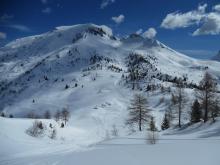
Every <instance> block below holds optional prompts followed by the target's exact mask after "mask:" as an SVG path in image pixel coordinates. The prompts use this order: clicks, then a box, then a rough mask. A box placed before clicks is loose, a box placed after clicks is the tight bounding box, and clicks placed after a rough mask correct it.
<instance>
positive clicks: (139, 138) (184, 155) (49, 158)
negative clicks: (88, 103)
mask: <svg viewBox="0 0 220 165" xmlns="http://www.w3.org/2000/svg"><path fill="white" fill-rule="evenodd" d="M32 121H33V120H32V119H7V118H1V119H0V125H1V130H0V141H1V143H0V147H1V151H0V164H2V165H24V164H25V165H33V164H34V165H48V164H57V165H58V164H59V165H66V164H80V165H89V164H94V165H95V164H106V165H112V164H128V165H134V164H145V163H147V164H156V165H163V164H164V163H166V164H170V165H176V164H178V165H186V164H187V165H194V164H200V165H207V164H211V165H218V164H219V161H220V158H219V156H218V154H219V148H220V137H219V135H220V131H219V130H220V120H218V121H217V122H216V123H214V124H211V123H207V124H205V125H204V124H200V123H198V124H196V125H193V126H191V127H188V128H186V129H182V130H177V129H171V130H167V131H165V132H161V133H159V141H158V143H157V144H155V145H151V144H148V143H147V141H146V132H144V133H134V134H132V135H130V136H121V137H120V136H119V137H110V138H109V139H106V140H103V141H101V142H98V141H99V140H100V139H97V138H98V137H97V135H95V134H93V133H92V132H85V130H83V129H82V128H76V127H74V126H70V125H69V126H67V127H66V128H63V129H62V128H58V136H57V138H56V139H55V140H51V139H49V138H48V137H43V138H33V137H31V136H29V135H27V134H26V133H25V130H26V129H27V127H28V126H29V125H30V124H31V122H32ZM43 121H44V122H45V123H50V122H52V123H53V124H55V122H54V121H52V120H45V119H44V120H43ZM94 139H95V140H94ZM95 141H96V142H97V143H96V142H95Z"/></svg>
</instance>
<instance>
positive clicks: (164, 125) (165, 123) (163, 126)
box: [161, 113, 170, 130]
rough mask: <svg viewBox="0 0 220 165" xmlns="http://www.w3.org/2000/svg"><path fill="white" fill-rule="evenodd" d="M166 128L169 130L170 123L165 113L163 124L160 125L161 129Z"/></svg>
mask: <svg viewBox="0 0 220 165" xmlns="http://www.w3.org/2000/svg"><path fill="white" fill-rule="evenodd" d="M168 128H170V121H169V119H168V115H167V114H166V113H165V115H164V118H163V122H162V124H161V129H162V130H166V129H168Z"/></svg>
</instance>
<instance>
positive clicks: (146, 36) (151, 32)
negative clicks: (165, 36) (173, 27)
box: [143, 28, 157, 39]
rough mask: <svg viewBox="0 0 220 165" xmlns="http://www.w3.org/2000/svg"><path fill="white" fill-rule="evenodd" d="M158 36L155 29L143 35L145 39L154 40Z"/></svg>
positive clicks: (150, 29)
mask: <svg viewBox="0 0 220 165" xmlns="http://www.w3.org/2000/svg"><path fill="white" fill-rule="evenodd" d="M156 35H157V31H156V30H155V29H154V28H149V29H148V30H147V31H145V32H144V33H143V37H144V38H149V39H152V38H154V37H155V36H156Z"/></svg>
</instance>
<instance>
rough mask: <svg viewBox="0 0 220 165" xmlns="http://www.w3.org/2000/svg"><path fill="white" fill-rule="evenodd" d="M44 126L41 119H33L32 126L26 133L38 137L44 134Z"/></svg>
mask: <svg viewBox="0 0 220 165" xmlns="http://www.w3.org/2000/svg"><path fill="white" fill-rule="evenodd" d="M45 128H46V127H45V125H44V124H43V123H42V122H41V121H37V120H35V121H34V122H33V124H32V126H31V127H30V128H28V129H27V130H26V133H27V134H28V135H30V136H33V137H40V136H42V135H43V134H44V131H45Z"/></svg>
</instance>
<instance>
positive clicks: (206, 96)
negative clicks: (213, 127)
mask: <svg viewBox="0 0 220 165" xmlns="http://www.w3.org/2000/svg"><path fill="white" fill-rule="evenodd" d="M207 120H208V91H206V93H205V114H204V123H205V122H207Z"/></svg>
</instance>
